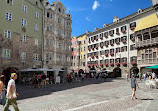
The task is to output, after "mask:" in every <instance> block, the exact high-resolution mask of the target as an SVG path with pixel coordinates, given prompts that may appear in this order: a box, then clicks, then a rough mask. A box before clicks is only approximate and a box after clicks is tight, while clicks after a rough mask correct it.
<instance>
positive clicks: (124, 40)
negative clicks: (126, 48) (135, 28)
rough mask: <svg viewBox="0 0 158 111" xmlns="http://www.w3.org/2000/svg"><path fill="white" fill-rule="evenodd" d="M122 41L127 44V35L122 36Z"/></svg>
mask: <svg viewBox="0 0 158 111" xmlns="http://www.w3.org/2000/svg"><path fill="white" fill-rule="evenodd" d="M121 41H122V42H123V43H124V44H125V43H126V42H127V36H123V37H121Z"/></svg>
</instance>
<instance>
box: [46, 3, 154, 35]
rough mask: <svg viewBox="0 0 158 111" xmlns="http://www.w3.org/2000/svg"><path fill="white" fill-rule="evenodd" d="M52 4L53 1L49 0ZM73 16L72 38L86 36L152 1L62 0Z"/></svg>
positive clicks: (148, 4) (146, 5)
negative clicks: (85, 34)
mask: <svg viewBox="0 0 158 111" xmlns="http://www.w3.org/2000/svg"><path fill="white" fill-rule="evenodd" d="M48 1H49V2H50V4H52V3H51V2H52V1H57V0H48ZM61 2H62V3H63V5H64V6H65V7H66V9H67V11H66V12H68V11H69V10H70V13H71V15H72V36H79V35H82V34H84V33H85V32H86V31H87V30H88V31H91V32H93V31H94V28H95V27H96V28H101V27H103V24H104V23H105V24H109V23H111V22H112V20H113V17H114V16H118V18H123V17H125V16H128V15H130V14H133V13H135V12H136V11H137V10H138V9H139V8H141V9H144V8H147V7H150V6H151V0H61Z"/></svg>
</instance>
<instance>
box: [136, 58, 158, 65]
mask: <svg viewBox="0 0 158 111" xmlns="http://www.w3.org/2000/svg"><path fill="white" fill-rule="evenodd" d="M151 63H158V58H151V59H145V60H138V64H151Z"/></svg>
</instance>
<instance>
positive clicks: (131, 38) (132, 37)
mask: <svg viewBox="0 0 158 111" xmlns="http://www.w3.org/2000/svg"><path fill="white" fill-rule="evenodd" d="M130 40H131V41H133V42H135V37H134V34H131V35H130Z"/></svg>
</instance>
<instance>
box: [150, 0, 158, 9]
mask: <svg viewBox="0 0 158 111" xmlns="http://www.w3.org/2000/svg"><path fill="white" fill-rule="evenodd" d="M151 2H152V5H153V7H154V9H155V10H156V9H158V0H151Z"/></svg>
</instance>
